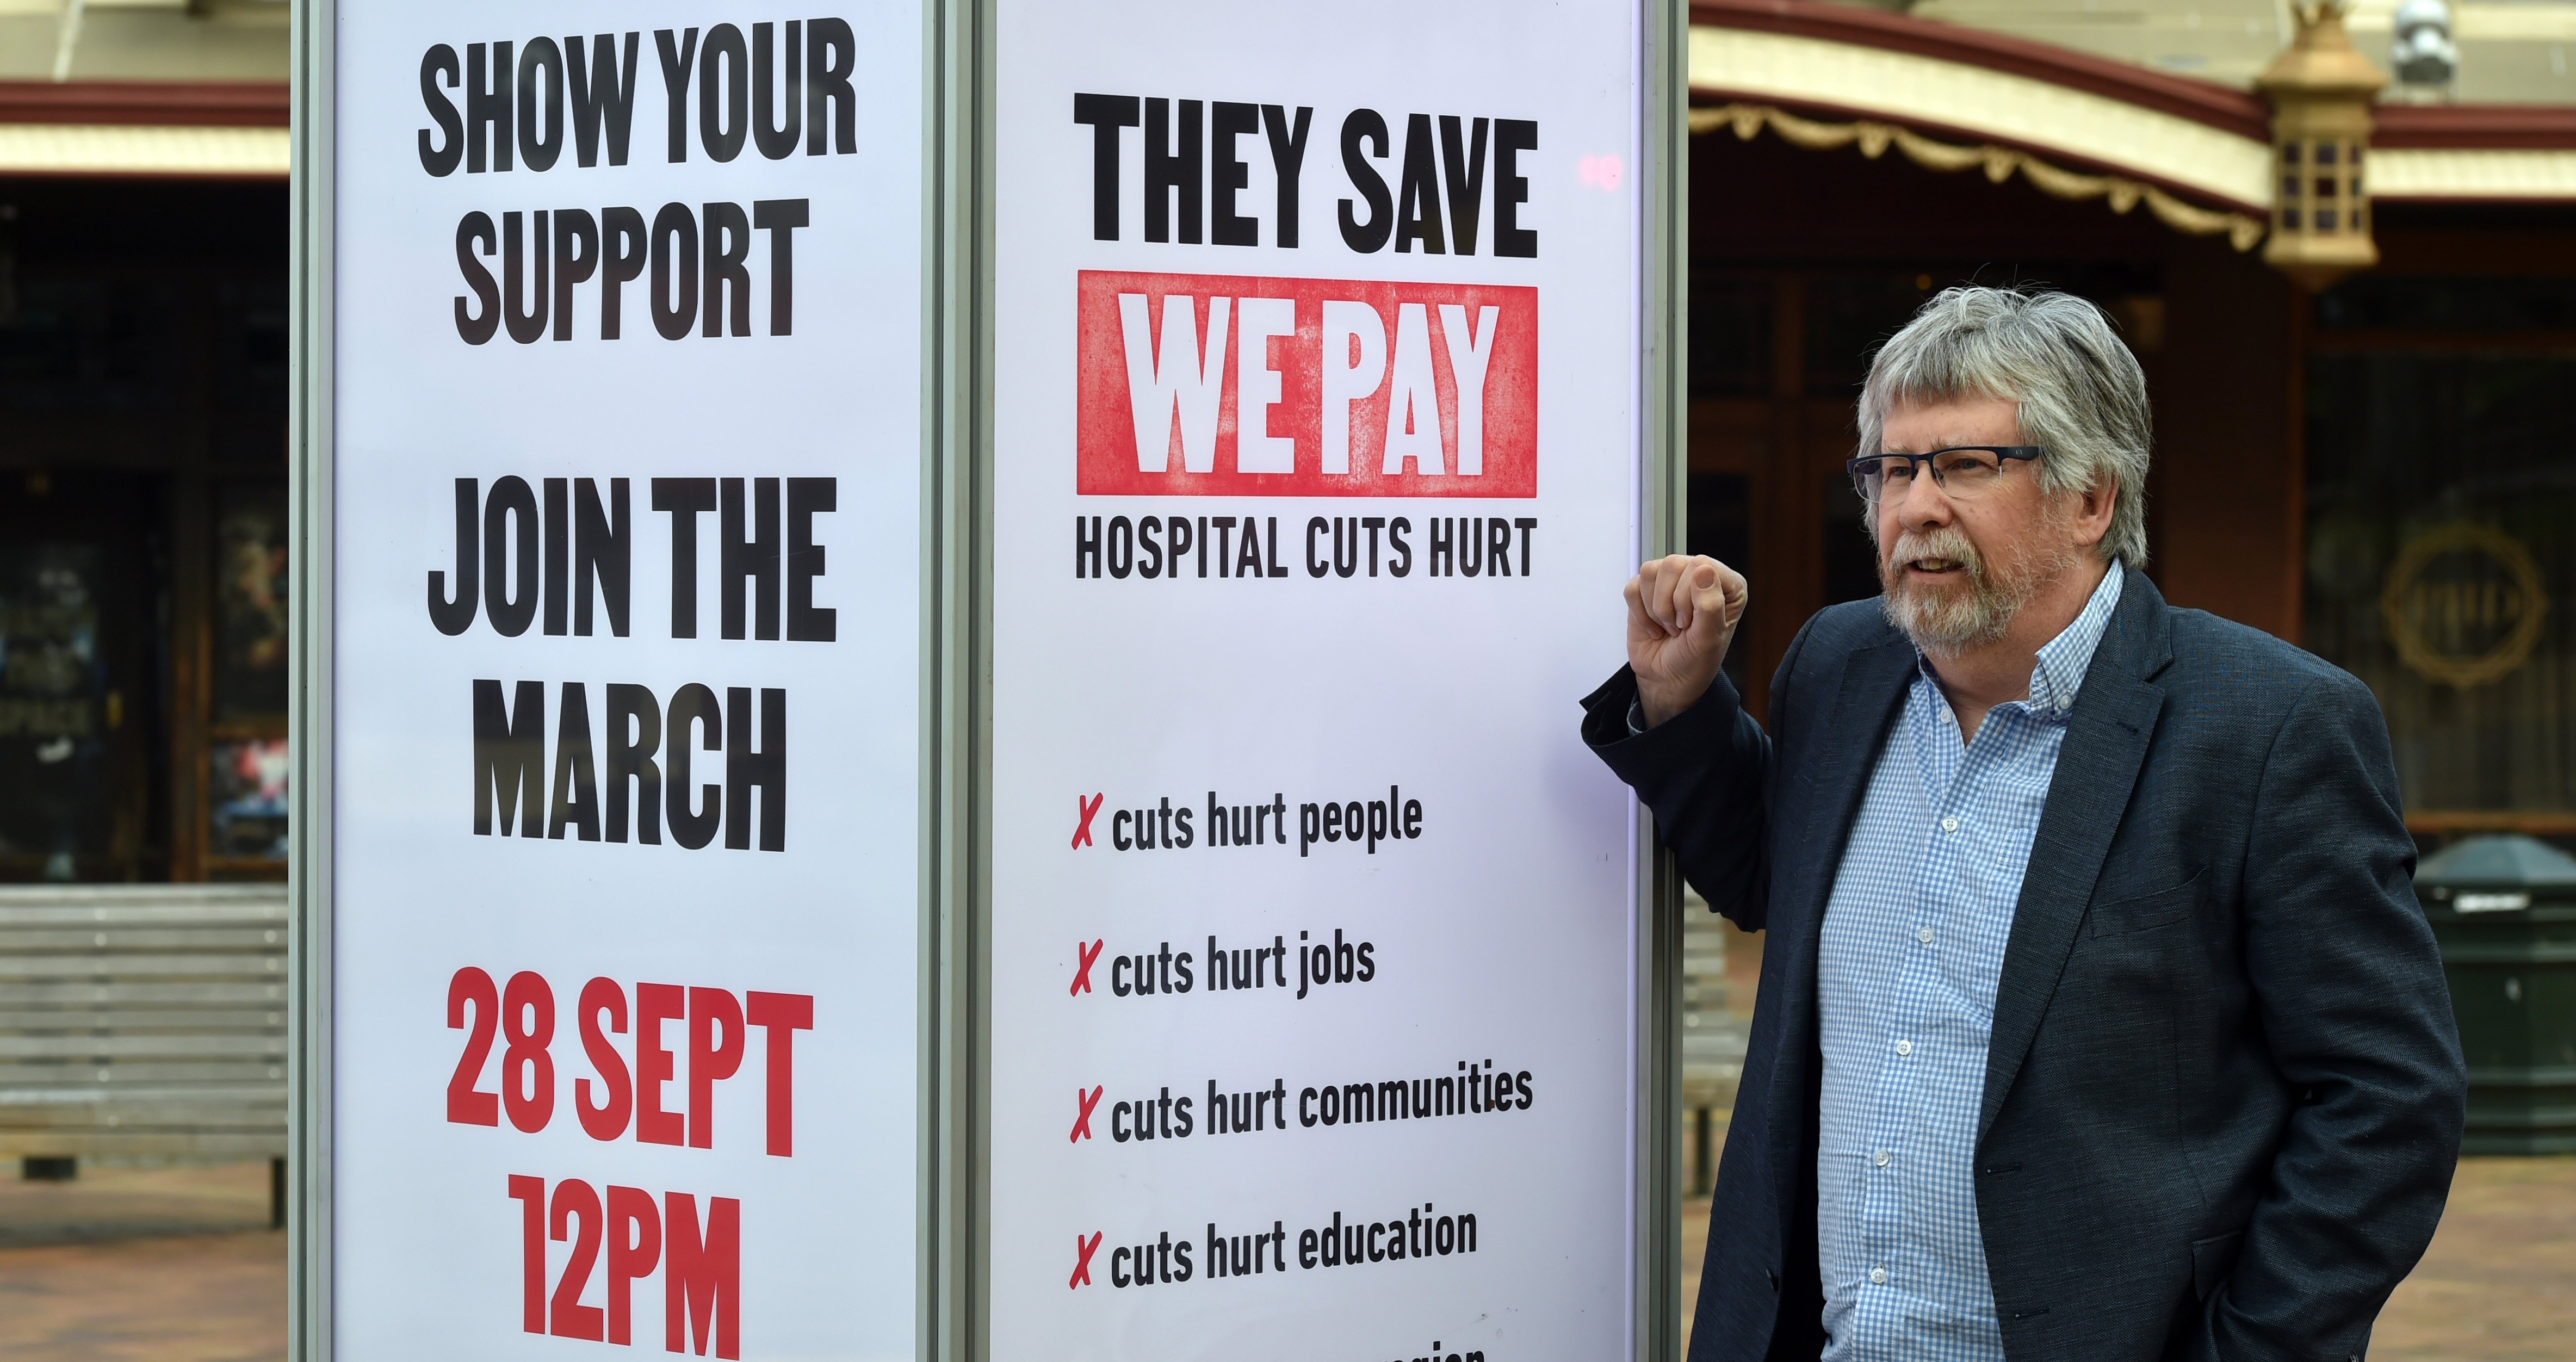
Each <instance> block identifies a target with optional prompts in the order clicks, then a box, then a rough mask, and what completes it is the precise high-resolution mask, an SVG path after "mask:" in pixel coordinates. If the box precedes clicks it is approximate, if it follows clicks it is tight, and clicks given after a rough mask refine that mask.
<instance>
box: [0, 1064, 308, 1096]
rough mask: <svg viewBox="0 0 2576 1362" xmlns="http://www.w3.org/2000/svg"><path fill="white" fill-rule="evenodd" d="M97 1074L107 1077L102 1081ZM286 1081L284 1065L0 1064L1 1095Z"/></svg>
mask: <svg viewBox="0 0 2576 1362" xmlns="http://www.w3.org/2000/svg"><path fill="white" fill-rule="evenodd" d="M100 1074H106V1075H107V1077H105V1078H101V1077H99V1075H100ZM285 1077H286V1067H285V1062H284V1060H283V1059H282V1058H281V1059H280V1060H278V1061H277V1062H274V1063H262V1062H259V1061H256V1060H252V1061H243V1060H233V1059H201V1060H195V1061H187V1062H181V1063H167V1062H161V1061H152V1060H118V1061H117V1062H115V1063H113V1064H26V1063H13V1062H0V1092H6V1091H9V1090H12V1089H18V1088H106V1087H120V1086H130V1087H142V1086H151V1085H155V1084H163V1085H166V1084H171V1083H257V1082H262V1081H270V1082H275V1081H280V1080H283V1079H284V1078H285Z"/></svg>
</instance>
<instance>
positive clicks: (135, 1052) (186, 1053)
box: [0, 1034, 286, 1064]
mask: <svg viewBox="0 0 2576 1362" xmlns="http://www.w3.org/2000/svg"><path fill="white" fill-rule="evenodd" d="M285 1053H286V1037H285V1036H283V1035H274V1034H272V1035H265V1036H262V1035H231V1036H227V1035H211V1036H210V1035H204V1034H196V1035H181V1036H28V1035H7V1034H0V1064H5V1063H7V1062H8V1061H10V1060H20V1061H25V1060H44V1059H54V1060H72V1061H80V1060H122V1059H165V1060H179V1059H196V1058H201V1057H202V1058H219V1059H271V1058H276V1057H280V1056H283V1055H284V1054H285Z"/></svg>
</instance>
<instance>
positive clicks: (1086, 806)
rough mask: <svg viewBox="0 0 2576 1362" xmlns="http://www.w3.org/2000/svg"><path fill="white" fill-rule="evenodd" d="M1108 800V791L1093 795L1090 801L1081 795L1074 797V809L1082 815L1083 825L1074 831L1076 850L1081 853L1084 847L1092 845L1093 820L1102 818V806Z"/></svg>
mask: <svg viewBox="0 0 2576 1362" xmlns="http://www.w3.org/2000/svg"><path fill="white" fill-rule="evenodd" d="M1108 799H1109V792H1108V791H1106V790H1103V791H1102V792H1100V793H1099V794H1096V795H1093V796H1092V797H1091V798H1089V799H1085V798H1083V797H1082V796H1080V795H1075V796H1074V797H1073V807H1074V808H1076V809H1078V810H1080V811H1081V813H1082V823H1081V825H1080V826H1078V827H1076V828H1075V829H1074V830H1073V849H1074V850H1076V851H1080V850H1081V849H1083V848H1084V847H1087V846H1089V845H1091V820H1092V819H1094V818H1097V817H1099V816H1100V806H1101V805H1102V804H1103V803H1105V802H1107V801H1108Z"/></svg>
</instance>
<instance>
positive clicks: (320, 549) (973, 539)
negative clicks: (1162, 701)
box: [287, 0, 1690, 1362]
mask: <svg viewBox="0 0 2576 1362" xmlns="http://www.w3.org/2000/svg"><path fill="white" fill-rule="evenodd" d="M1634 13H1635V14H1636V21H1637V24H1638V32H1639V36H1640V39H1641V43H1640V50H1641V55H1642V59H1643V62H1644V69H1643V70H1642V71H1641V72H1640V82H1639V83H1640V87H1641V89H1642V91H1643V92H1644V107H1643V108H1642V109H1641V110H1640V111H1639V120H1640V121H1639V127H1640V130H1641V137H1640V142H1641V148H1640V150H1641V153H1642V160H1643V163H1642V164H1641V165H1640V167H1639V172H1640V175H1641V184H1642V191H1643V195H1644V215H1643V221H1642V224H1641V240H1640V241H1639V243H1638V248H1639V253H1640V261H1641V269H1640V270H1639V272H1638V276H1637V286H1638V288H1639V290H1640V296H1639V311H1638V315H1639V317H1640V319H1641V322H1642V330H1643V334H1642V335H1641V336H1640V338H1639V339H1640V343H1641V344H1642V346H1643V347H1644V356H1645V360H1644V364H1643V366H1642V382H1641V391H1640V392H1639V393H1638V395H1637V397H1638V420H1639V431H1638V434H1639V437H1640V444H1641V447H1642V450H1643V462H1642V466H1641V467H1640V468H1639V469H1638V470H1637V473H1636V484H1635V486H1636V495H1637V506H1636V515H1637V517H1638V523H1639V525H1640V531H1641V532H1640V536H1639V537H1640V540H1641V547H1642V548H1643V550H1644V551H1645V553H1647V554H1648V555H1653V554H1660V553H1664V552H1669V551H1674V550H1677V549H1678V548H1679V547H1680V546H1681V545H1682V543H1683V542H1684V537H1685V533H1684V514H1685V508H1686V502H1687V495H1686V492H1687V479H1688V473H1687V464H1688V459H1687V446H1688V441H1687V429H1688V396H1689V395H1688V384H1687V355H1686V353H1685V338H1686V334H1687V332H1686V326H1685V311H1684V310H1685V306H1686V289H1687V284H1688V279H1689V256H1690V247H1689V229H1688V198H1689V192H1688V185H1689V180H1688V166H1689V133H1688V127H1687V122H1686V117H1687V111H1688V110H1687V106H1688V102H1689V97H1688V96H1689V82H1688V46H1689V20H1688V13H1687V9H1686V7H1685V6H1684V5H1683V4H1682V3H1680V0H1638V4H1637V8H1636V10H1635V11H1634ZM993 22H994V7H993V3H992V0H924V50H923V53H922V62H923V71H924V91H923V97H924V102H925V108H924V123H925V134H926V145H925V149H924V153H925V154H924V163H923V164H924V170H923V174H924V180H925V183H924V185H923V190H924V207H923V212H924V222H923V240H924V247H923V249H924V258H923V261H922V265H923V276H922V279H923V283H922V287H923V289H924V298H923V314H922V315H923V322H922V337H921V343H922V347H923V354H924V356H925V357H926V362H925V364H924V371H923V372H924V381H923V391H922V398H921V400H922V414H923V437H922V448H921V452H920V457H921V459H922V486H923V504H922V507H921V528H922V568H923V574H924V583H923V600H922V613H921V618H922V626H921V627H922V630H923V637H922V639H921V645H922V655H923V666H922V674H921V681H920V684H921V697H922V710H921V713H922V716H923V723H922V732H921V734H920V753H921V758H922V760H921V764H920V769H921V784H920V799H921V808H922V823H921V826H922V841H921V845H920V851H919V854H920V867H921V874H920V876H919V882H920V893H921V900H920V933H919V969H920V976H919V977H920V984H921V987H920V1008H921V1011H920V1023H921V1025H920V1037H921V1041H920V1044H921V1053H920V1055H919V1061H920V1062H919V1073H920V1083H921V1091H920V1093H919V1095H918V1096H919V1104H920V1111H921V1114H922V1115H921V1119H922V1122H923V1124H922V1129H921V1131H920V1139H919V1151H920V1152H919V1156H918V1157H919V1166H918V1168H917V1170H916V1179H917V1181H916V1186H917V1188H918V1197H919V1209H918V1232H917V1240H916V1242H917V1245H918V1273H917V1283H918V1285H917V1288H916V1290H917V1325H918V1327H917V1329H916V1331H915V1336H916V1351H917V1355H918V1356H919V1357H920V1358H922V1359H924V1362H930V1360H931V1359H937V1360H938V1362H970V1360H972V1359H982V1358H984V1357H986V1356H987V1355H988V1354H987V1349H986V1344H985V1340H983V1339H982V1338H981V1337H980V1336H979V1331H980V1321H981V1320H982V1319H983V1318H984V1316H985V1311H986V1308H987V1306H988V1302H987V1300H986V1299H985V1297H986V1293H987V1290H988V1276H987V1271H986V1267H987V1263H988V1256H989V1255H988V1245H987V1244H986V1242H985V1238H984V1226H985V1223H986V1213H987V1210H988V1207H989V1183H988V1179H987V1175H986V1172H985V1169H986V1160H985V1157H984V1154H985V1151H986V1148H987V1142H988V1140H989V1135H990V1116H989V1112H988V1111H987V1110H986V1108H985V1104H984V1096H983V1095H984V1092H985V1087H986V1081H987V1077H988V1074H989V1070H990V1062H991V1049H992V1037H991V1035H990V1032H989V1026H988V1020H987V1019H988V1018H989V1015H990V1009H989V984H990V978H989V952H988V951H987V950H986V943H987V942H988V940H989V932H990V929H991V910H992V903H991V895H990V889H989V884H990V881H989V870H990V865H991V847H990V827H991V807H990V791H989V783H988V781H987V780H986V779H985V772H986V771H987V770H988V769H989V762H990V753H991V742H992V728H991V724H992V705H991V668H990V659H991V655H992V631H993V609H992V607H993V583H992V573H993V566H992V562H993V554H992V534H991V526H992V514H993V505H992V477H993V447H992V429H991V413H992V410H993V347H992V335H993V299H992V259H993V228H994V222H993V213H992V205H993V176H994V159H995V158H994V128H993V120H994V100H993V71H994V44H993ZM290 45H291V53H292V57H291V69H292V80H293V117H292V121H293V131H292V134H291V136H292V142H293V169H292V177H291V181H290V204H291V207H290V226H289V256H290V290H291V291H290V302H289V312H290V316H291V318H292V328H291V339H290V354H291V363H292V372H291V375H290V380H289V418H288V447H289V482H288V486H289V493H288V495H289V504H290V518H291V527H292V529H291V533H292V541H291V542H292V550H293V552H292V563H293V567H292V571H293V596H292V599H293V603H294V611H293V619H292V627H291V630H290V645H289V647H290V668H291V674H292V676H293V677H294V679H295V683H296V684H295V686H294V689H293V694H292V696H291V698H290V702H289V704H290V717H289V726H288V732H289V737H290V742H291V744H292V749H293V762H294V765H293V784H292V788H291V791H290V795H289V808H290V811H291V817H292V819H293V822H292V826H293V828H294V829H295V836H294V843H293V849H292V854H291V859H290V861H289V870H288V892H289V896H290V901H291V903H292V905H293V915H292V920H291V931H290V935H289V950H288V968H289V971H290V977H291V979H292V984H293V994H292V998H293V1003H294V1005H293V1007H292V1008H291V1009H290V1015H289V1019H288V1034H289V1038H290V1055H289V1068H288V1113H289V1117H288V1119H289V1123H290V1124H289V1132H288V1138H289V1151H290V1152H289V1155H288V1168H289V1184H288V1185H289V1195H290V1201H291V1206H290V1209H289V1216H288V1226H287V1235H288V1273H289V1279H288V1356H289V1357H290V1358H291V1359H294V1362H324V1360H325V1359H328V1358H330V1357H331V1356H332V1355H333V1346H332V1339H333V1282H332V1252H333V1242H332V1226H333V1214H334V1211H333V1203H332V1154H333V1151H332V1119H331V1117H332V1100H333V1092H332V1082H331V1074H332V1064H333V1035H332V999H333V979H332V958H333V957H332V947H333V937H332V921H333V917H332V915H333V903H332V885H333V868H334V867H333V847H334V841H335V838H334V829H333V824H332V798H333V789H332V772H333V763H334V759H335V752H334V723H335V719H334V713H333V687H334V684H335V674H334V666H333V663H334V647H335V644H334V638H333V631H332V618H333V609H334V597H333V572H332V567H333V564H334V561H335V551H336V547H337V546H336V541H335V535H336V526H335V523H334V516H333V508H334V505H335V489H334V484H333V466H334V464H333V460H334V455H335V450H334V447H333V431H334V421H335V412H334V407H333V392H334V382H335V379H334V364H333V356H334V352H335V351H334V347H335V343H336V337H335V334H334V330H333V316H334V312H333V308H334V294H333V282H334V277H335V270H336V261H337V254H336V250H335V238H334V232H335V223H334V204H335V179H334V157H335V154H336V145H335V140H334V132H335V119H334V114H335V110H336V105H337V97H338V86H337V72H336V69H335V63H334V56H335V53H336V50H337V41H336V19H335V7H334V5H333V4H332V3H330V0H295V3H294V6H293V14H292V28H291V31H290ZM1603 608H1604V610H1605V611H1606V610H1608V609H1610V608H1611V606H1610V603H1608V602H1604V603H1603ZM1636 825H1637V829H1638V832H1637V844H1636V845H1637V855H1636V864H1637V865H1638V867H1639V883H1638V885H1637V893H1638V903H1639V904H1640V905H1641V911H1640V915H1639V920H1638V922H1637V923H1636V930H1635V935H1634V952H1633V958H1632V961H1631V968H1632V970H1633V971H1634V974H1633V977H1634V979H1635V981H1636V987H1635V989H1634V996H1635V997H1636V999H1637V1010H1636V1015H1635V1017H1634V1018H1633V1021H1632V1025H1633V1028H1634V1031H1633V1035H1634V1044H1633V1047H1632V1053H1633V1054H1634V1057H1635V1068H1634V1072H1633V1074H1632V1076H1631V1083H1632V1085H1633V1090H1634V1105H1633V1114H1632V1128H1633V1131H1634V1138H1635V1142H1636V1143H1635V1148H1634V1151H1633V1156H1634V1163H1635V1168H1636V1170H1637V1176H1636V1178H1635V1179H1634V1182H1633V1185H1632V1192H1633V1195H1634V1197H1635V1204H1634V1207H1633V1216H1632V1220H1633V1223H1634V1225H1635V1234H1636V1238H1635V1242H1634V1244H1633V1245H1632V1254H1633V1261H1634V1263H1635V1273H1634V1278H1633V1284H1634V1309H1635V1315H1634V1319H1633V1323H1632V1333H1631V1337H1632V1340H1633V1341H1632V1348H1631V1351H1632V1355H1633V1356H1635V1357H1637V1358H1639V1359H1653V1360H1654V1362H1663V1360H1664V1359H1671V1358H1676V1357H1678V1356H1679V1355H1680V1351H1681V1345H1682V1338H1681V1334H1680V1328H1679V1320H1680V1301H1679V1299H1678V1291H1679V1277H1678V1271H1677V1269H1678V1264H1679V1256H1678V1255H1679V1248H1680V1240H1679V1233H1680V1216H1679V1209H1678V1204H1677V1203H1676V1202H1675V1200H1674V1194H1675V1191H1676V1189H1677V1188H1678V1186H1679V1178H1680V1166H1679V1165H1680V1140H1679V1138H1678V1137H1679V1126H1678V1120H1679V1107H1678V1088H1679V1072H1678V1062H1679V1036H1678V1031H1677V1027H1678V1022H1679V1013H1678V1009H1677V998H1678V984H1677V974H1676V969H1677V963H1678V960H1679V955H1680V950H1679V942H1680V921H1679V911H1680V879H1679V876H1678V874H1677V873H1676V872H1675V871H1674V869H1673V867H1672V863H1671V859H1670V857H1669V856H1667V855H1665V854H1663V853H1662V851H1661V850H1660V848H1659V846H1658V845H1657V843H1656V841H1655V838H1654V835H1653V830H1652V826H1651V821H1650V820H1649V818H1648V817H1647V816H1646V815H1645V814H1644V812H1643V811H1642V810H1640V811H1639V812H1638V814H1637V816H1636Z"/></svg>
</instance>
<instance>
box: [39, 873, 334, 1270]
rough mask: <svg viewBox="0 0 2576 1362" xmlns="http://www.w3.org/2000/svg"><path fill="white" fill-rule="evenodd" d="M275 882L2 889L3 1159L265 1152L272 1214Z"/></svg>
mask: <svg viewBox="0 0 2576 1362" xmlns="http://www.w3.org/2000/svg"><path fill="white" fill-rule="evenodd" d="M286 937H287V904H286V887H285V886H284V885H279V884H255V885H225V884H184V885H47V886H25V885H12V886H0V1157H11V1156H14V1157H17V1158H21V1159H25V1160H28V1161H29V1163H28V1170H29V1171H30V1172H31V1173H33V1172H36V1171H38V1170H39V1169H44V1170H47V1171H48V1172H52V1173H54V1174H55V1175H61V1174H62V1173H64V1172H68V1170H69V1169H71V1168H73V1167H76V1166H77V1165H76V1164H73V1163H71V1162H69V1161H71V1160H76V1159H79V1158H83V1157H96V1156H102V1155H104V1156H142V1157H164V1158H177V1159H187V1160H207V1161H213V1160H247V1159H255V1158H264V1159H267V1160H269V1174H270V1176H269V1193H270V1195H269V1200H270V1206H269V1210H270V1219H271V1222H272V1223H273V1224H278V1225H282V1224H284V1223H285V1221H284V1217H283V1211H284V1208H285V1207H284V1193H285V1183H286V1180H285V1169H286V1064H287V1036H286V1009H287V1001H288V998H289V995H290V992H291V985H290V983H289V980H288V978H287V972H286Z"/></svg>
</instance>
